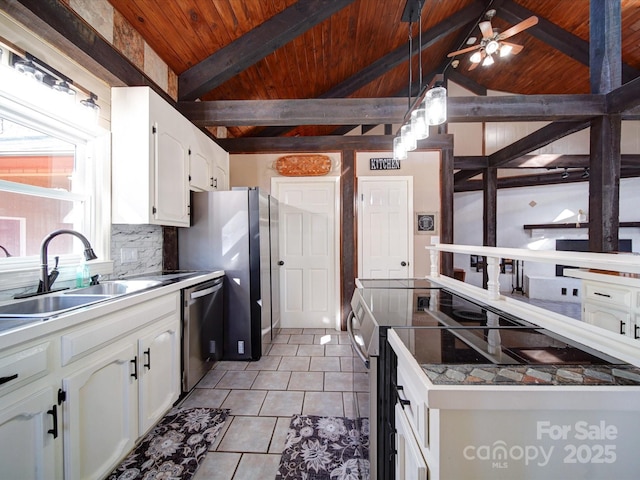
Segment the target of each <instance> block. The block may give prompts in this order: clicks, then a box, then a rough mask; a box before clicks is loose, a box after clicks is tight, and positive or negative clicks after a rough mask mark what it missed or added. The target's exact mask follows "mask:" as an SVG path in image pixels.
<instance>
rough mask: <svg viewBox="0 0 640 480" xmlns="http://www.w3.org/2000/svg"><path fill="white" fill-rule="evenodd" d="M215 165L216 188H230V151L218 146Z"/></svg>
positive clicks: (214, 179) (214, 178)
mask: <svg viewBox="0 0 640 480" xmlns="http://www.w3.org/2000/svg"><path fill="white" fill-rule="evenodd" d="M213 167H214V168H213V181H214V188H215V190H229V153H228V152H225V151H224V150H222V149H221V148H220V147H218V151H217V153H216V156H215V164H214V166H213Z"/></svg>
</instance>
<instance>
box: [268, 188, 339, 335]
mask: <svg viewBox="0 0 640 480" xmlns="http://www.w3.org/2000/svg"><path fill="white" fill-rule="evenodd" d="M339 181H340V179H339V177H322V178H304V177H300V178H273V179H272V180H271V193H272V195H274V196H275V197H276V198H277V199H278V202H279V215H278V217H279V229H278V230H279V233H280V235H279V237H280V238H279V241H280V262H281V263H282V264H281V265H280V266H279V267H278V268H279V269H280V299H281V302H280V308H281V311H280V322H281V327H282V328H336V329H339V328H340V324H339V322H340V315H339V304H340V302H339V298H340V297H339V285H340V282H339V276H338V272H339V264H338V252H339V237H340V235H339V232H340V225H339V223H338V222H339V218H340V217H339V211H340V197H339V189H338V185H339Z"/></svg>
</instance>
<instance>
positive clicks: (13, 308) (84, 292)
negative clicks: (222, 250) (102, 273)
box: [0, 272, 203, 330]
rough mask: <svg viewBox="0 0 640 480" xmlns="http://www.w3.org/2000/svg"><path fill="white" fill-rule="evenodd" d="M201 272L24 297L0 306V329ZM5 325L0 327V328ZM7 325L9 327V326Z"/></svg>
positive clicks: (158, 276) (122, 281) (145, 278)
mask: <svg viewBox="0 0 640 480" xmlns="http://www.w3.org/2000/svg"><path fill="white" fill-rule="evenodd" d="M202 273H203V272H180V273H170V274H157V275H147V276H144V277H138V278H132V279H129V280H108V281H105V282H103V283H99V284H97V285H91V286H90V287H84V288H79V289H75V290H66V291H58V292H56V293H50V294H47V295H41V296H37V297H32V298H30V299H27V300H21V301H16V302H12V303H9V304H6V305H0V322H1V323H0V330H4V329H6V328H7V327H9V328H12V326H13V325H17V324H24V323H29V322H32V321H37V320H44V319H47V318H50V317H53V316H55V315H60V314H61V313H65V312H67V311H70V310H74V309H76V308H80V307H85V306H89V305H92V304H95V303H98V302H103V301H106V300H110V299H112V298H115V297H120V296H123V295H129V294H132V293H137V292H141V291H144V290H148V289H151V288H155V287H160V286H163V285H169V284H171V283H175V282H178V281H180V280H184V279H186V278H190V277H194V276H198V275H201V274H202ZM3 326H4V327H5V328H2V327H3ZM10 326H11V327H10Z"/></svg>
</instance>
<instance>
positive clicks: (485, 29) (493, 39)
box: [447, 10, 538, 70]
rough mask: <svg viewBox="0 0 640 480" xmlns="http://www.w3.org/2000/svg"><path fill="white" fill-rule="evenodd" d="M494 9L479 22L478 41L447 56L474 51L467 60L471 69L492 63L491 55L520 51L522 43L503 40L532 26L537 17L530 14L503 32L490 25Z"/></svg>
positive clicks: (505, 54) (504, 54)
mask: <svg viewBox="0 0 640 480" xmlns="http://www.w3.org/2000/svg"><path fill="white" fill-rule="evenodd" d="M495 14H496V11H495V10H489V11H488V12H487V13H486V14H485V16H486V17H487V20H486V21H484V22H480V23H479V24H478V27H479V28H480V33H482V38H481V39H480V43H477V44H476V45H473V46H471V47H467V48H463V49H462V50H457V51H455V52H451V53H450V54H448V55H447V57H455V56H456V55H460V54H462V53H467V52H473V51H474V50H477V51H476V52H474V53H473V54H472V55H471V57H469V60H470V61H471V66H469V70H473V69H474V68H476V67H477V66H478V65H480V63H482V65H484V66H488V65H492V64H493V63H494V59H493V55H496V54H497V55H499V56H501V57H504V56H507V55H510V54H513V55H516V54H518V53H520V52H521V51H522V49H523V48H524V47H523V46H522V45H518V44H516V43H510V42H505V40H506V39H507V38H510V37H513V36H514V35H516V34H518V33H520V32H522V31H523V30H526V29H527V28H529V27H533V26H534V25H535V24H537V23H538V17H536V16H532V17H529V18H527V19H525V20H523V21H522V22H520V23H517V24H516V25H514V26H513V27H510V28H508V29H506V30H505V31H504V32H500V31H499V30H498V29H494V28H493V27H492V26H491V19H492V18H493V17H494V16H495ZM473 41H475V39H473Z"/></svg>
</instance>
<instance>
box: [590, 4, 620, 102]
mask: <svg viewBox="0 0 640 480" xmlns="http://www.w3.org/2000/svg"><path fill="white" fill-rule="evenodd" d="M620 9H621V6H620V0H600V1H597V2H589V58H590V64H589V77H590V80H591V93H609V92H611V91H612V90H614V89H616V88H618V87H619V86H620V85H621V84H622V47H621V38H622V32H621V30H622V18H621V11H620Z"/></svg>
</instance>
